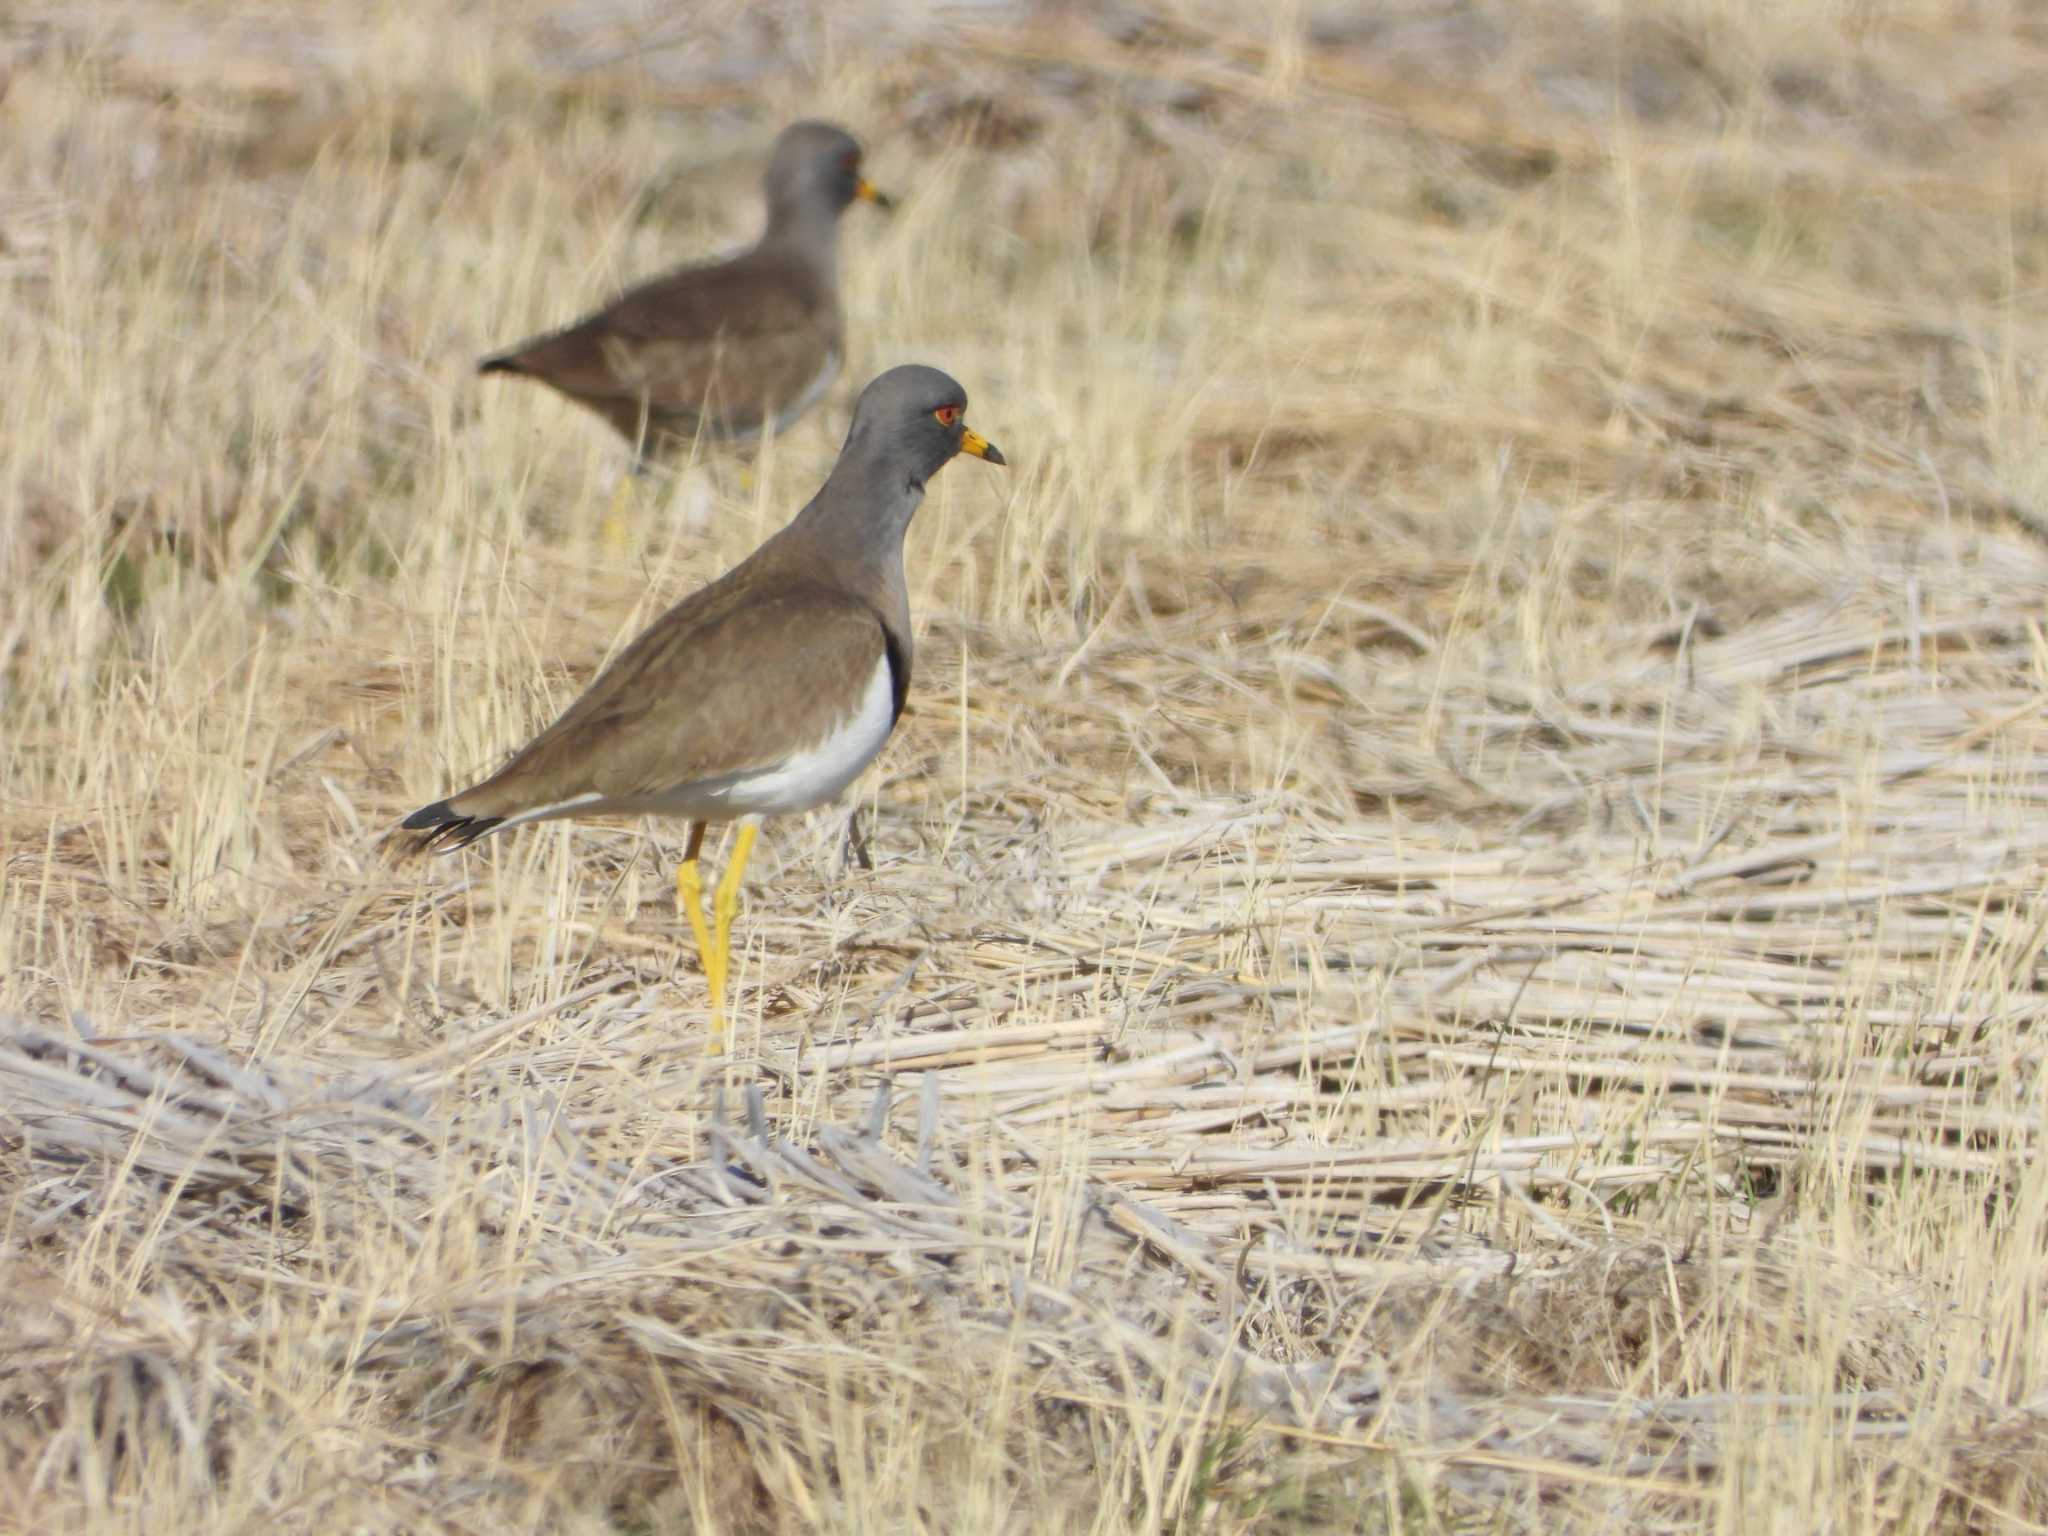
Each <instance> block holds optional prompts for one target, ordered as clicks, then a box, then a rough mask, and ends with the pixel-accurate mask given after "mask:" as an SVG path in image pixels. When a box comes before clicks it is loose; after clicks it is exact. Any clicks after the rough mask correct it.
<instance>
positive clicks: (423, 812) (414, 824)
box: [399, 800, 463, 832]
mask: <svg viewBox="0 0 2048 1536" xmlns="http://www.w3.org/2000/svg"><path fill="white" fill-rule="evenodd" d="M461 820H463V818H462V817H461V816H459V815H457V814H456V813H455V810H454V809H453V807H451V806H450V805H449V804H448V802H447V801H446V800H436V801H435V802H434V803H433V804H432V805H423V806H421V807H420V808H419V809H418V810H416V811H414V812H413V813H412V814H411V815H410V816H408V817H406V818H405V820H404V821H402V822H400V823H399V825H400V826H402V827H404V828H405V830H406V831H408V832H419V831H423V830H424V829H426V828H428V827H445V826H447V825H448V823H449V822H451V821H461Z"/></svg>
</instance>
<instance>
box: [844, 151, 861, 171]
mask: <svg viewBox="0 0 2048 1536" xmlns="http://www.w3.org/2000/svg"><path fill="white" fill-rule="evenodd" d="M839 169H841V170H842V171H844V172H846V173H847V174H848V175H849V176H850V175H852V174H853V173H854V172H855V171H857V170H859V169H860V156H859V155H858V154H855V153H853V152H851V151H849V152H848V153H847V156H846V158H845V159H844V160H842V161H840V162H839Z"/></svg>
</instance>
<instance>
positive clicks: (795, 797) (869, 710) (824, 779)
mask: <svg viewBox="0 0 2048 1536" xmlns="http://www.w3.org/2000/svg"><path fill="white" fill-rule="evenodd" d="M895 712H896V691H895V685H894V682H893V680H892V679H891V677H890V675H889V658H888V655H887V653H884V654H883V655H881V656H879V657H877V658H876V659H875V670H874V672H873V674H872V675H871V676H870V677H869V678H868V685H867V688H866V690H865V691H864V692H863V693H862V694H861V698H860V704H859V705H858V707H857V708H855V710H854V711H853V713H852V714H850V715H848V716H847V717H846V718H845V719H844V720H843V721H842V722H841V723H840V724H839V726H838V728H837V729H835V730H834V731H833V732H832V733H831V734H830V735H828V736H826V737H825V738H823V739H822V740H820V741H818V742H815V743H814V744H812V745H811V746H808V747H804V748H802V749H801V750H799V751H796V752H792V753H790V755H789V756H788V757H785V758H784V759H783V760H782V761H781V762H779V763H777V764H775V765H774V766H773V767H771V768H760V769H755V770H754V771H752V772H749V773H735V774H727V775H724V776H722V777H720V778H717V779H712V780H708V781H704V782H700V783H696V784H686V785H681V786H678V787H677V788H676V789H675V790H673V791H671V792H670V793H669V794H668V795H665V796H663V797H662V800H663V803H662V804H661V805H660V806H659V807H658V809H659V810H660V811H661V812H663V813H665V814H668V815H672V816H688V817H690V818H691V819H692V820H701V821H723V820H736V819H738V818H739V817H742V816H781V815H786V814H788V813H789V812H792V811H806V810H809V809H810V808H811V807H812V806H814V805H822V804H824V803H825V802H826V801H827V800H830V799H831V798H832V797H833V796H834V795H836V794H838V793H839V792H840V791H841V790H842V789H844V788H846V786H847V785H849V784H851V783H852V782H853V781H854V780H855V779H856V778H858V777H859V776H860V771H861V770H862V769H863V768H865V767H867V765H868V764H869V763H871V762H873V761H874V760H875V754H876V753H878V752H880V751H881V750H882V743H883V742H885V741H887V740H888V739H889V731H890V728H891V727H892V726H894V725H895V723H896V721H895Z"/></svg>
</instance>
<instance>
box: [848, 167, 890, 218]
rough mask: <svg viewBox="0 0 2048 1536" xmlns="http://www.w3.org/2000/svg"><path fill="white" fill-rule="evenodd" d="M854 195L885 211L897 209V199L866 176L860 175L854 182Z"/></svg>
mask: <svg viewBox="0 0 2048 1536" xmlns="http://www.w3.org/2000/svg"><path fill="white" fill-rule="evenodd" d="M853 195H854V196H855V197H857V198H859V199H860V200H861V201H862V202H864V203H873V204H874V205H875V206H876V207H877V208H879V209H881V210H882V212H884V213H891V212H894V211H895V208H896V199H894V198H893V197H891V196H890V195H889V194H888V193H886V192H884V191H883V190H882V189H881V188H880V187H878V186H876V185H875V184H874V183H873V182H872V181H869V180H868V179H867V177H865V176H862V177H860V178H859V179H857V180H856V181H855V182H854V184H853Z"/></svg>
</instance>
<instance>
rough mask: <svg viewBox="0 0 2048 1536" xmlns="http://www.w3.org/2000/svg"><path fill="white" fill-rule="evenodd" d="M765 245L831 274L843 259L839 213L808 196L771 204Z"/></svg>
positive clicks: (768, 248) (764, 239)
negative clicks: (840, 258) (840, 246)
mask: <svg viewBox="0 0 2048 1536" xmlns="http://www.w3.org/2000/svg"><path fill="white" fill-rule="evenodd" d="M761 245H762V247H763V248H764V249H767V250H775V251H782V252H786V253H788V254H790V255H793V256H795V257H796V258H797V259H798V260H799V261H803V262H806V263H808V264H809V265H810V266H812V267H814V268H816V269H817V270H818V271H820V272H822V273H827V274H829V273H830V272H831V271H832V269H833V267H834V265H835V264H836V263H837V262H838V260H839V215H838V213H837V212H836V211H834V210H831V209H827V208H825V207H823V206H822V205H820V204H818V203H816V202H814V201H811V200H808V199H798V200H792V201H790V202H787V203H778V204H771V205H770V206H769V209H768V232H767V233H766V234H764V235H763V236H762V237H761Z"/></svg>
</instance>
